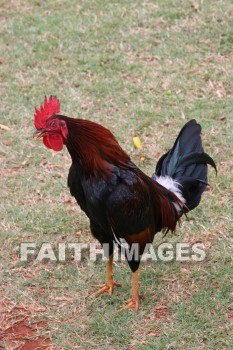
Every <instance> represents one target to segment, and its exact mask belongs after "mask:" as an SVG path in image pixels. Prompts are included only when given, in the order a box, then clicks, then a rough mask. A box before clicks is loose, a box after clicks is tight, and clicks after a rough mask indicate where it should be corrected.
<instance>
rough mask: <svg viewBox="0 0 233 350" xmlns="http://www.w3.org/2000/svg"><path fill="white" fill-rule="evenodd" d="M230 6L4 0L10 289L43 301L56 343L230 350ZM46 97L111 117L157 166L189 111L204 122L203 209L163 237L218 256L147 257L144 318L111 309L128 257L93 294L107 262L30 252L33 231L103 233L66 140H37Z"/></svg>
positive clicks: (4, 235) (52, 237) (138, 158)
mask: <svg viewBox="0 0 233 350" xmlns="http://www.w3.org/2000/svg"><path fill="white" fill-rule="evenodd" d="M232 14H233V7H232V2H231V1H230V0H225V1H218V2H215V1H211V0H206V1H199V0H195V1H189V0H188V1H184V0H181V1H178V0H167V1H161V0H159V1H150V2H140V1H129V0H127V1H103V0H102V1H101V0H97V1H91V0H87V1H73V0H68V1H66V4H64V2H62V1H59V0H57V1H51V0H48V1H46V2H40V1H37V0H32V1H20V0H19V1H16V0H12V1H11V2H9V1H5V0H3V2H2V12H1V17H0V20H1V53H0V76H1V114H0V115H1V122H0V123H1V124H2V125H4V126H6V127H7V128H5V129H0V133H1V141H0V142H1V151H0V156H1V158H0V160H1V170H0V172H1V178H0V181H1V197H0V198H1V202H0V209H1V212H0V216H1V236H0V240H1V256H0V266H1V271H2V273H1V277H0V281H1V296H2V297H5V298H7V299H9V300H11V301H13V302H14V303H19V304H20V303H24V304H25V303H28V304H30V305H39V306H42V307H44V308H45V310H46V311H44V312H43V315H42V316H41V315H40V316H39V315H38V317H42V318H43V319H46V320H47V323H46V327H45V329H44V330H43V332H44V333H45V334H46V335H47V336H49V337H50V340H51V342H52V343H53V344H55V348H56V349H94V348H102V349H109V347H111V348H114V349H116V350H118V349H125V350H126V349H129V350H135V349H136V350H145V349H202V348H203V349H221V350H223V349H231V348H232V341H231V338H230V324H229V323H230V320H232V315H230V313H231V311H232V304H230V274H231V270H230V268H231V266H230V262H231V257H230V247H231V246H230V244H231V240H230V238H231V232H232V203H231V199H232V187H231V184H232V182H233V178H232V155H231V152H232V149H231V148H232V147H231V144H232V97H233V96H232V91H233V86H232V80H233V75H232V72H233V71H232V58H233V50H232V42H233V41H232V40H233V39H232V38H233V30H232V28H233V23H232ZM45 94H47V95H50V94H56V95H57V96H58V97H59V98H60V100H61V104H62V112H63V113H64V114H67V115H69V116H76V117H83V118H87V119H90V120H94V121H97V122H99V123H101V124H103V125H105V126H106V127H108V128H110V129H111V130H112V131H113V133H114V134H115V135H116V137H117V138H118V139H119V141H120V142H121V144H122V146H123V148H124V149H125V150H126V151H127V152H128V153H130V155H131V156H132V158H133V160H134V161H135V162H136V163H137V164H138V165H139V166H140V167H141V168H142V169H143V170H144V171H145V172H146V173H148V174H152V172H153V170H154V167H155V164H156V161H157V159H158V158H159V156H160V155H161V154H162V153H164V152H165V151H166V150H167V149H168V148H169V147H171V145H172V143H173V141H174V139H175V136H176V135H177V133H178V132H179V129H180V128H181V126H182V125H183V124H184V123H185V122H186V121H187V120H189V119H191V118H196V119H197V120H198V121H199V122H200V123H201V124H202V126H203V142H204V146H205V151H206V152H207V153H209V154H210V155H211V156H213V158H214V159H215V161H216V163H217V166H218V176H217V178H216V177H215V175H214V172H213V171H210V176H209V183H210V184H211V187H210V188H209V190H208V191H207V192H206V193H205V195H204V196H203V200H202V203H201V205H200V206H199V207H198V208H197V209H196V210H195V211H193V212H191V213H190V215H189V216H190V217H191V219H192V220H191V221H190V222H187V221H186V220H185V219H183V224H182V226H181V228H179V229H178V230H177V236H175V237H171V235H169V236H167V237H166V240H168V241H170V242H177V241H185V242H195V241H201V242H202V243H204V244H205V246H206V247H207V248H208V252H207V259H206V260H205V261H204V262H202V263H198V264H197V263H196V264H188V263H178V262H176V263H175V262H173V263H161V262H158V263H156V264H155V263H149V262H148V263H144V264H142V268H141V270H142V271H141V278H140V290H141V294H142V295H143V299H142V303H141V310H140V312H139V313H138V314H137V315H135V314H134V313H132V312H129V313H127V312H125V313H121V314H117V315H115V314H114V312H115V311H116V309H117V308H119V307H120V306H121V305H122V304H123V303H124V300H125V299H126V298H128V297H129V292H130V272H129V268H128V267H127V266H126V264H125V263H116V265H115V278H116V280H117V281H119V282H120V281H121V282H123V281H124V284H123V287H122V288H121V289H117V290H116V292H115V293H114V295H113V296H112V298H109V296H107V295H104V296H102V297H100V298H97V299H95V300H93V299H85V297H86V296H87V295H88V294H89V293H90V292H91V291H92V290H93V289H92V287H91V285H92V284H95V283H99V282H100V283H101V282H102V281H103V279H104V270H105V266H104V263H103V262H101V261H98V262H96V263H93V262H90V261H89V259H88V258H87V257H84V258H83V259H82V261H81V262H79V263H78V264H75V263H74V261H72V260H71V261H68V262H66V263H43V264H41V263H36V262H35V261H31V262H30V263H27V264H25V263H22V262H20V260H19V254H18V253H19V245H20V243H22V242H28V241H29V242H36V243H37V244H38V245H39V244H41V243H42V242H50V243H52V244H53V245H54V246H56V245H57V244H58V243H59V242H94V239H93V238H92V237H91V234H90V230H89V225H88V221H87V219H86V217H85V215H84V214H82V213H81V211H80V209H79V208H78V206H77V205H76V204H75V202H74V200H73V199H71V200H70V196H69V191H68V189H67V187H66V178H67V172H68V169H69V166H70V159H69V156H68V153H67V151H66V150H63V151H62V152H60V153H54V152H51V151H50V150H48V149H46V148H45V147H44V146H43V145H42V144H41V143H37V142H34V140H33V139H32V132H33V127H34V126H33V108H34V106H35V105H37V106H38V105H39V104H40V103H41V102H42V100H43V96H44V95H45ZM134 136H140V138H141V140H142V143H143V148H142V149H141V150H135V149H134V148H133V142H132V138H133V137H134ZM162 241H163V238H162V236H161V235H158V236H157V237H156V239H155V242H154V246H155V247H156V246H157V245H158V244H159V243H160V242H162ZM2 346H4V340H3V345H2Z"/></svg>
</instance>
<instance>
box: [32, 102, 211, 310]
mask: <svg viewBox="0 0 233 350" xmlns="http://www.w3.org/2000/svg"><path fill="white" fill-rule="evenodd" d="M59 113H60V102H59V100H58V98H57V97H55V96H50V98H49V99H47V98H46V97H45V99H44V104H43V105H41V106H40V108H39V109H37V108H35V115H34V124H35V127H36V131H35V133H34V137H36V138H37V139H39V138H42V139H43V143H44V145H45V146H46V147H48V148H50V149H53V150H54V151H61V150H62V148H63V146H64V145H65V146H66V147H67V150H68V152H69V154H70V156H71V160H72V164H71V167H70V170H69V175H68V187H69V188H70V193H71V195H72V196H74V197H75V199H76V201H77V203H78V204H79V206H80V207H81V209H82V210H83V211H84V212H85V213H86V215H87V216H88V218H89V220H90V228H91V232H92V234H93V236H94V237H95V238H96V239H97V240H98V241H99V242H100V244H101V245H102V246H104V245H105V246H106V245H107V246H108V247H109V249H108V260H107V267H106V282H105V284H103V285H101V286H99V288H100V289H99V290H97V291H96V292H95V293H93V295H94V296H96V295H100V294H102V293H105V292H107V293H109V294H110V295H111V294H112V291H113V288H114V287H115V286H119V285H120V284H119V283H117V282H115V281H114V280H113V271H112V266H113V250H114V243H116V244H117V245H118V246H123V247H124V249H125V251H126V250H127V249H128V250H130V248H131V247H132V246H133V244H137V246H138V247H139V254H136V253H135V254H132V255H130V257H129V255H128V254H126V259H127V261H128V264H129V267H130V269H131V271H132V295H131V298H130V299H129V300H128V301H127V302H126V305H125V306H124V307H123V308H121V309H120V310H123V309H129V308H133V309H135V310H138V308H139V290H138V281H139V265H140V257H141V255H142V253H143V251H144V249H145V247H146V245H147V244H151V243H152V242H153V239H154V235H155V234H156V233H157V232H159V231H162V232H164V233H167V232H168V231H172V232H174V231H175V229H176V225H177V223H178V222H179V219H180V218H181V216H182V215H183V214H185V213H187V212H188V211H190V210H192V209H194V208H196V207H197V205H198V204H199V202H200V200H201V195H202V193H203V192H204V191H205V189H206V186H207V164H209V165H211V166H213V167H214V168H215V170H216V165H215V162H214V161H213V159H212V158H211V157H210V156H209V155H207V154H206V153H204V151H203V148H202V141H201V137H200V133H201V126H200V125H199V124H197V122H196V121H195V120H190V121H189V122H187V123H186V124H185V125H184V127H183V128H182V130H181V131H180V133H179V135H178V137H177V139H176V141H175V144H174V146H173V148H172V149H171V150H169V151H168V152H167V153H166V154H164V155H163V156H162V157H161V158H160V159H159V161H158V163H157V166H156V169H155V173H154V174H153V175H152V177H149V176H147V175H146V174H145V173H144V172H142V171H141V170H140V169H139V168H138V167H137V166H136V165H135V164H134V163H133V162H132V161H131V159H130V157H129V155H128V154H127V153H126V152H125V151H124V150H123V149H122V148H121V146H120V145H119V143H118V142H117V140H116V138H115V137H114V136H113V134H112V133H111V132H110V131H109V130H108V129H106V128H105V127H103V126H101V125H99V124H97V123H94V122H92V121H89V120H83V119H75V118H69V117H67V116H64V115H61V114H59Z"/></svg>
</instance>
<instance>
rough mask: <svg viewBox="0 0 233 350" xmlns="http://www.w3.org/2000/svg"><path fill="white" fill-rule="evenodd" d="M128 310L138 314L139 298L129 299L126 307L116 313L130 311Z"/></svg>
mask: <svg viewBox="0 0 233 350" xmlns="http://www.w3.org/2000/svg"><path fill="white" fill-rule="evenodd" d="M128 309H134V310H135V312H138V309H139V297H138V298H135V299H129V300H127V301H126V305H125V306H123V307H121V308H120V309H119V310H117V311H116V313H118V312H120V311H123V310H128Z"/></svg>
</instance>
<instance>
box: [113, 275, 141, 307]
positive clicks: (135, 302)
mask: <svg viewBox="0 0 233 350" xmlns="http://www.w3.org/2000/svg"><path fill="white" fill-rule="evenodd" d="M138 280H139V269H137V270H136V271H135V272H133V275H132V298H131V299H129V300H127V301H126V305H125V306H123V307H122V308H120V309H119V310H118V311H117V312H120V311H122V310H127V309H131V308H132V309H135V311H136V312H137V311H138V309H139V293H138Z"/></svg>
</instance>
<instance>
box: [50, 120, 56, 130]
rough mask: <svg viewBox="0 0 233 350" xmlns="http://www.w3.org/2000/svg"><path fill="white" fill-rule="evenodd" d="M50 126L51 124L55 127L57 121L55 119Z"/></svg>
mask: <svg viewBox="0 0 233 350" xmlns="http://www.w3.org/2000/svg"><path fill="white" fill-rule="evenodd" d="M50 126H51V127H52V128H54V127H55V126H56V121H55V120H53V121H52V123H51V124H50Z"/></svg>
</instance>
